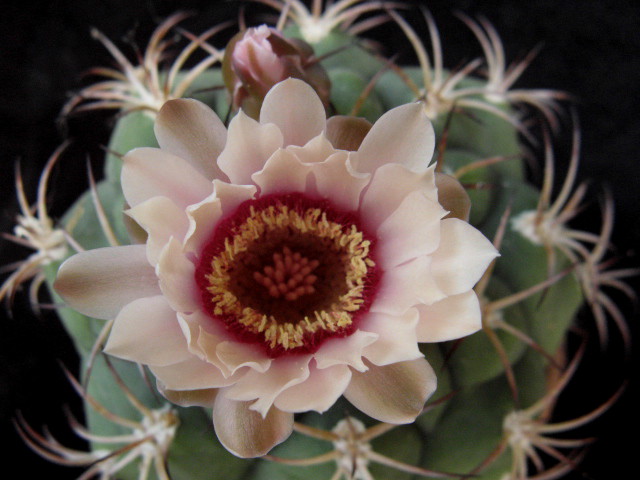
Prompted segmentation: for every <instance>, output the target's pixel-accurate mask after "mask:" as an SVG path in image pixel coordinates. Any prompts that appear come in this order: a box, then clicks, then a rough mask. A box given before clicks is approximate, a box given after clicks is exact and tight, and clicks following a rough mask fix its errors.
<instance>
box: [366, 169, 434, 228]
mask: <svg viewBox="0 0 640 480" xmlns="http://www.w3.org/2000/svg"><path fill="white" fill-rule="evenodd" d="M434 169H435V167H434V168H429V169H428V170H427V171H426V172H423V173H414V172H412V171H410V170H408V169H407V168H405V167H403V166H402V165H398V164H395V163H392V164H389V165H384V166H382V167H380V168H379V169H378V170H376V172H375V173H374V174H373V178H372V179H371V182H370V183H369V187H368V188H367V189H366V190H365V192H364V194H363V196H362V203H361V205H360V212H361V214H362V218H363V219H364V221H365V222H366V223H367V227H368V228H369V229H370V230H372V231H375V230H376V229H377V228H378V227H379V226H380V224H381V223H382V222H384V221H385V220H386V219H387V217H389V215H391V214H392V213H393V212H395V211H396V210H397V209H398V207H399V206H400V204H401V203H402V201H403V200H404V199H405V198H406V196H407V195H409V194H410V193H411V192H413V191H416V190H417V191H421V192H422V193H423V194H424V195H425V197H427V198H428V199H429V200H432V201H434V202H437V201H438V192H437V190H436V184H435V175H434Z"/></svg>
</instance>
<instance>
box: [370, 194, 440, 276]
mask: <svg viewBox="0 0 640 480" xmlns="http://www.w3.org/2000/svg"><path fill="white" fill-rule="evenodd" d="M446 214H447V211H446V210H445V209H443V208H442V207H441V206H440V204H439V203H437V202H434V201H433V200H429V199H428V198H426V197H425V196H424V194H423V193H422V192H420V191H413V192H411V193H410V194H409V195H407V196H406V197H405V199H404V200H403V201H402V203H401V204H400V206H399V207H398V209H397V210H396V211H395V212H393V213H392V214H391V215H389V217H387V219H386V220H385V221H384V222H382V224H381V225H380V228H378V231H377V237H378V239H379V242H378V258H379V259H380V262H381V265H382V267H383V268H390V267H394V266H397V265H400V264H401V263H404V262H406V261H407V260H411V259H413V258H416V257H420V256H423V255H428V254H430V253H433V251H434V250H435V249H436V248H438V244H439V243H440V220H441V219H442V218H443V217H444V216H445V215H446Z"/></svg>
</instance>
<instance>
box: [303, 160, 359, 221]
mask: <svg viewBox="0 0 640 480" xmlns="http://www.w3.org/2000/svg"><path fill="white" fill-rule="evenodd" d="M347 159H348V154H347V152H337V153H335V154H333V155H331V156H330V157H329V158H327V160H326V161H324V162H322V163H318V164H314V165H313V166H312V170H311V171H312V173H313V177H314V178H315V187H316V189H317V191H318V194H319V195H320V196H321V197H322V198H328V199H330V200H331V203H332V204H333V205H335V206H336V207H338V208H342V209H344V210H346V211H354V210H357V209H358V204H359V203H360V194H361V193H362V190H363V189H364V188H365V187H366V186H367V184H368V183H369V178H370V177H371V175H369V174H366V173H365V174H362V173H357V172H355V171H353V169H351V167H350V164H349V162H348V161H347Z"/></svg>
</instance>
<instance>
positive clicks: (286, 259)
mask: <svg viewBox="0 0 640 480" xmlns="http://www.w3.org/2000/svg"><path fill="white" fill-rule="evenodd" d="M318 265H320V262H319V261H318V260H312V261H309V259H308V258H307V257H303V256H302V255H300V252H295V253H293V252H291V250H290V249H289V247H284V248H283V249H282V253H274V254H273V264H272V265H267V266H266V267H264V269H263V270H264V273H260V272H258V271H256V272H253V278H254V279H255V281H256V282H258V283H259V284H260V285H262V286H263V287H264V288H266V289H267V290H268V292H269V295H271V296H272V297H274V298H280V297H283V298H284V299H285V300H288V301H291V302H293V301H295V300H297V299H298V298H300V297H302V296H303V295H309V294H312V293H314V292H315V291H316V289H315V288H313V284H314V283H316V280H317V279H318V277H317V276H316V275H312V274H311V272H313V271H314V270H315V269H316V267H317V266H318Z"/></svg>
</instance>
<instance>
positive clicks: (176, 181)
mask: <svg viewBox="0 0 640 480" xmlns="http://www.w3.org/2000/svg"><path fill="white" fill-rule="evenodd" d="M121 183H122V191H123V192H124V196H125V198H126V199H127V203H128V204H129V205H131V206H132V207H135V206H136V205H138V204H139V203H142V202H144V201H145V200H148V199H150V198H153V197H168V198H170V199H171V200H173V201H174V203H175V204H176V205H178V206H179V207H182V208H186V207H187V206H188V205H191V204H193V203H197V202H199V201H200V200H202V199H203V198H205V197H207V196H208V195H209V194H210V193H211V192H212V190H213V186H212V185H211V181H210V180H208V179H207V178H206V177H205V176H203V175H202V174H201V173H200V172H198V171H197V170H196V169H195V168H193V167H192V166H191V164H190V163H189V162H187V161H186V160H183V159H182V158H180V157H178V156H176V155H174V154H172V153H169V152H165V151H163V150H160V149H159V148H147V147H145V148H136V149H135V150H131V151H130V152H129V153H127V154H126V155H125V156H124V165H123V167H122V182H121Z"/></svg>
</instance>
